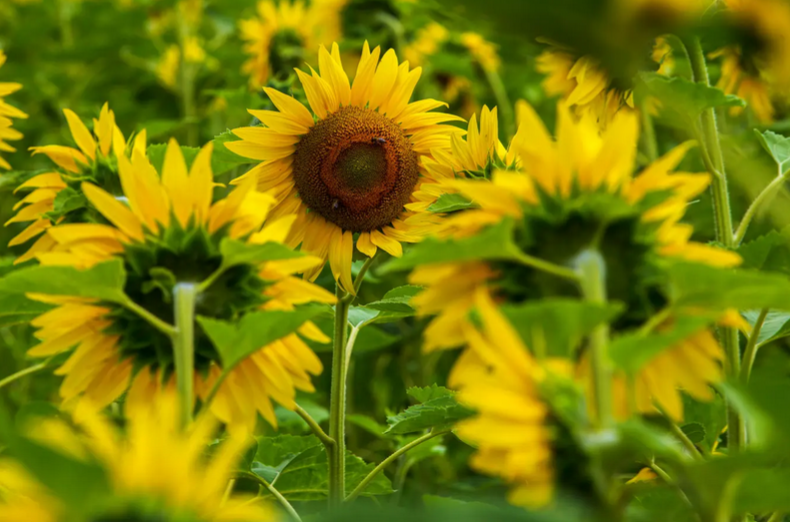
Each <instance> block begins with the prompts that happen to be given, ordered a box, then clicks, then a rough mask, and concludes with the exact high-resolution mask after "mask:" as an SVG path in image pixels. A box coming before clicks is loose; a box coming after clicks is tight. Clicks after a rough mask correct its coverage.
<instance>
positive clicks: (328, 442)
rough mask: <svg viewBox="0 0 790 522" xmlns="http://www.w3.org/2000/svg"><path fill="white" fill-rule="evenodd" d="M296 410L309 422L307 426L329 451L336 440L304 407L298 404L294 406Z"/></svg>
mask: <svg viewBox="0 0 790 522" xmlns="http://www.w3.org/2000/svg"><path fill="white" fill-rule="evenodd" d="M294 411H295V412H296V414H297V415H299V416H300V417H301V418H302V419H303V420H304V421H305V422H306V423H307V426H308V427H309V428H310V430H311V431H312V432H313V434H314V435H315V436H316V437H318V440H320V441H321V443H322V444H323V445H324V447H326V449H327V451H329V449H330V447H333V446H334V445H335V441H334V440H333V439H332V438H331V437H330V436H329V435H327V434H326V432H325V431H324V430H323V429H321V426H319V425H318V423H317V422H316V421H315V419H314V418H312V417H311V416H310V414H309V413H307V411H305V409H304V408H302V407H301V406H299V405H298V404H297V405H296V408H294Z"/></svg>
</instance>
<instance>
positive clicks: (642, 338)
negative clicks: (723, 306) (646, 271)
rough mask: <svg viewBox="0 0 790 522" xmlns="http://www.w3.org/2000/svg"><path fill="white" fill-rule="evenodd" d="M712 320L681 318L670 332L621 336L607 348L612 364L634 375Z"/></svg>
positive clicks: (710, 317) (706, 317)
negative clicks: (660, 354)
mask: <svg viewBox="0 0 790 522" xmlns="http://www.w3.org/2000/svg"><path fill="white" fill-rule="evenodd" d="M713 319H715V316H699V317H688V316H681V317H678V318H677V319H676V320H675V322H674V324H673V326H672V328H671V329H670V330H666V331H662V332H651V333H649V334H646V335H645V334H641V333H638V332H637V333H630V334H625V335H622V336H620V337H618V338H617V339H615V340H614V341H612V343H611V345H610V346H609V354H610V356H611V358H612V362H614V364H615V365H616V366H617V367H618V368H620V369H622V370H625V371H626V372H628V373H632V374H633V373H636V372H637V371H639V369H640V368H642V367H643V366H644V365H645V364H647V363H648V362H649V361H650V360H652V359H653V358H654V357H655V356H657V355H658V354H659V353H661V352H662V351H664V350H666V349H667V348H669V347H671V346H673V345H675V344H677V343H679V342H681V341H683V340H684V339H686V338H688V336H690V335H692V334H694V333H696V332H698V331H700V330H701V329H703V328H705V327H706V326H707V325H709V324H711V322H712V320H713Z"/></svg>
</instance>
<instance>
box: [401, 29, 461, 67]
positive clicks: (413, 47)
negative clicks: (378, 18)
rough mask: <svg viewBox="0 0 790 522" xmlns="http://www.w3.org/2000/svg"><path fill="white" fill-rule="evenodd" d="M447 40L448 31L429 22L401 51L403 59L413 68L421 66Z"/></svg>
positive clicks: (448, 36)
mask: <svg viewBox="0 0 790 522" xmlns="http://www.w3.org/2000/svg"><path fill="white" fill-rule="evenodd" d="M449 38H450V31H448V30H447V29H446V28H445V27H444V26H443V25H442V24H440V23H438V22H431V23H429V24H428V25H426V26H425V27H423V28H421V29H420V30H419V31H417V34H416V36H415V38H414V40H413V41H412V42H411V43H410V44H409V45H408V46H407V47H406V48H405V49H404V50H403V57H404V58H405V59H406V60H407V61H408V62H409V65H412V66H414V67H417V66H419V65H422V63H423V62H424V61H425V59H426V58H428V57H430V56H433V55H434V54H436V53H437V52H438V51H439V49H440V48H441V46H442V44H443V43H444V42H446V41H447V40H448V39H449Z"/></svg>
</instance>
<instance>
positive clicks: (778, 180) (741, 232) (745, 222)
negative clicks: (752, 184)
mask: <svg viewBox="0 0 790 522" xmlns="http://www.w3.org/2000/svg"><path fill="white" fill-rule="evenodd" d="M788 174H790V171H787V172H785V173H784V174H781V175H779V176H777V177H775V178H774V179H773V180H772V181H771V182H770V183H769V184H768V186H766V187H765V188H764V189H763V191H762V192H760V193H759V194H758V195H757V197H756V198H754V201H752V204H751V205H749V208H748V209H747V210H746V213H745V214H744V215H743V219H741V223H740V224H739V225H738V230H736V231H735V239H734V240H733V242H734V244H735V246H738V245H740V244H741V241H743V238H744V236H746V231H747V230H749V225H750V224H751V222H752V219H754V216H756V215H757V211H758V210H760V207H761V206H762V205H764V204H767V203H769V202H770V201H771V199H773V197H774V196H775V195H776V193H777V192H778V191H779V189H780V188H782V185H784V182H785V181H786V180H787V176H788Z"/></svg>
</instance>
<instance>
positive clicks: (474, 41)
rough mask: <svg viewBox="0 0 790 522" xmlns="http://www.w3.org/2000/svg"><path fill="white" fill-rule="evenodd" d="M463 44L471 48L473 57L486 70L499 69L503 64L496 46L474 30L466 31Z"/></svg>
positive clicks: (493, 70)
mask: <svg viewBox="0 0 790 522" xmlns="http://www.w3.org/2000/svg"><path fill="white" fill-rule="evenodd" d="M461 44H462V45H463V46H464V47H466V48H467V49H468V50H469V53H470V54H471V55H472V57H473V58H474V59H475V60H476V61H477V63H479V64H480V67H482V68H483V69H484V70H486V71H492V72H495V71H498V70H499V66H500V65H502V60H500V58H499V53H498V52H497V49H496V46H495V45H494V44H492V43H491V42H489V41H488V40H486V39H485V38H483V37H482V35H479V34H477V33H473V32H466V33H463V34H462V35H461Z"/></svg>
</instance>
